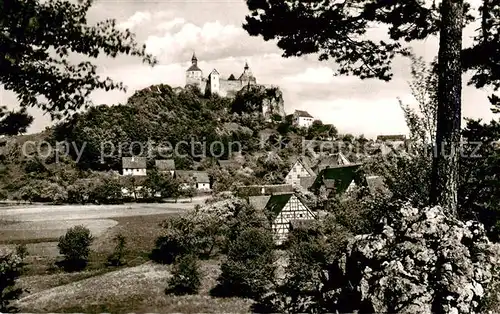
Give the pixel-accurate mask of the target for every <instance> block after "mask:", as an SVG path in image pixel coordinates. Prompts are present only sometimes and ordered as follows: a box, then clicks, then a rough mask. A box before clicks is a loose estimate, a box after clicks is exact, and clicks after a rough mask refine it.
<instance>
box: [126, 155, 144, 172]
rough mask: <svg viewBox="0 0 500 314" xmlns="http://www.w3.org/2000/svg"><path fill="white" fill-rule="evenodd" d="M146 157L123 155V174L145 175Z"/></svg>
mask: <svg viewBox="0 0 500 314" xmlns="http://www.w3.org/2000/svg"><path fill="white" fill-rule="evenodd" d="M146 164H147V162H146V157H136V156H133V157H122V174H123V175H124V176H127V175H132V176H145V175H146V174H147V173H146V167H147V166H146Z"/></svg>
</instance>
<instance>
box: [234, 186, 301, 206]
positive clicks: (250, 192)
mask: <svg viewBox="0 0 500 314" xmlns="http://www.w3.org/2000/svg"><path fill="white" fill-rule="evenodd" d="M289 193H293V186H292V185H290V184H269V185H246V186H239V187H237V188H236V195H237V196H238V197H241V198H243V199H246V200H247V202H248V203H249V204H250V205H252V206H253V207H254V208H255V209H258V210H263V209H264V208H265V207H266V204H267V202H268V201H269V199H270V198H271V196H272V195H276V194H289Z"/></svg>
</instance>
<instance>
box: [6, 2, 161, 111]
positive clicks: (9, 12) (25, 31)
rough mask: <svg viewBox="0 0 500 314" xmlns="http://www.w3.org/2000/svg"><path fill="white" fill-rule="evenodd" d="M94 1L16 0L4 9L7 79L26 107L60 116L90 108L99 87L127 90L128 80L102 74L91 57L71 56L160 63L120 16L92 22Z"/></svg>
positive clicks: (8, 86)
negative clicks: (122, 23)
mask: <svg viewBox="0 0 500 314" xmlns="http://www.w3.org/2000/svg"><path fill="white" fill-rule="evenodd" d="M92 3H93V1H92V0H83V1H80V2H79V3H77V4H74V3H70V2H68V1H62V0H50V1H37V0H28V1H10V2H9V5H8V6H5V9H4V10H2V13H1V16H0V19H1V20H2V28H3V33H2V36H1V39H0V41H1V44H2V47H4V49H3V50H2V52H1V54H0V56H1V58H0V68H1V73H2V75H1V76H0V77H1V82H2V83H3V84H4V86H5V88H6V89H8V90H11V91H13V92H15V93H16V94H17V95H18V97H19V100H20V101H21V105H22V106H23V107H30V106H38V107H40V108H41V109H42V110H44V111H46V112H48V113H50V114H51V116H53V117H57V116H60V115H67V114H69V113H70V112H71V111H73V110H76V109H79V108H80V107H82V106H85V107H88V106H89V105H90V104H91V103H90V101H89V97H88V96H89V95H90V93H91V92H92V90H94V89H105V90H112V89H120V90H124V86H123V84H121V83H115V82H113V80H111V79H110V78H105V79H103V78H101V77H99V76H98V75H97V68H96V66H95V65H94V64H92V62H90V61H82V62H80V63H78V64H71V63H70V62H68V58H69V56H70V54H71V55H73V54H76V55H80V56H85V57H89V58H97V57H98V56H100V55H105V56H108V57H113V58H114V57H116V56H117V55H119V54H126V55H132V56H139V57H142V58H143V61H144V62H146V63H148V64H151V65H154V64H155V63H156V60H154V58H153V57H152V56H151V55H148V54H146V53H145V46H142V47H139V45H138V44H137V43H136V41H135V39H134V36H133V34H132V33H131V32H130V31H129V30H126V31H120V30H118V29H117V27H116V22H115V21H114V20H106V21H101V22H99V23H97V25H95V26H90V25H88V24H87V17H86V15H87V12H88V10H89V9H90V7H91V5H92ZM40 96H43V99H44V100H40Z"/></svg>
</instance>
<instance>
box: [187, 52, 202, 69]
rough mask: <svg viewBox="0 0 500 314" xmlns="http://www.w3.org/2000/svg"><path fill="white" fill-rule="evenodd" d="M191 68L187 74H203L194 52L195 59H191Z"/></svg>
mask: <svg viewBox="0 0 500 314" xmlns="http://www.w3.org/2000/svg"><path fill="white" fill-rule="evenodd" d="M191 63H192V64H191V66H190V67H189V69H187V70H186V72H190V71H196V72H201V69H200V68H199V67H198V58H196V54H195V53H194V52H193V57H192V58H191Z"/></svg>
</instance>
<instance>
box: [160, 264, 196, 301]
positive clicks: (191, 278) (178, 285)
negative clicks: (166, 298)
mask: <svg viewBox="0 0 500 314" xmlns="http://www.w3.org/2000/svg"><path fill="white" fill-rule="evenodd" d="M172 274H173V276H172V277H171V278H170V280H169V281H168V288H167V289H166V291H165V292H166V293H172V294H175V295H186V294H196V293H198V290H199V289H200V286H201V280H200V273H199V270H198V264H197V259H196V256H194V255H192V254H188V255H185V256H180V257H179V258H178V259H177V260H176V262H175V264H174V269H173V271H172Z"/></svg>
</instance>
